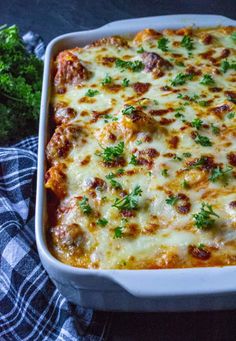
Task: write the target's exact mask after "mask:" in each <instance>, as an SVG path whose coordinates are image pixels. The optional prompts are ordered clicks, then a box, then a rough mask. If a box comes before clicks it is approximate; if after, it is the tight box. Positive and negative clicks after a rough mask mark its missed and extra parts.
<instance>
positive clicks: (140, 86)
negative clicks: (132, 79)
mask: <svg viewBox="0 0 236 341" xmlns="http://www.w3.org/2000/svg"><path fill="white" fill-rule="evenodd" d="M150 85H151V84H150V83H141V82H137V83H134V84H133V89H134V91H135V92H136V93H137V94H138V95H143V94H144V93H145V92H147V91H148V90H149V88H150Z"/></svg>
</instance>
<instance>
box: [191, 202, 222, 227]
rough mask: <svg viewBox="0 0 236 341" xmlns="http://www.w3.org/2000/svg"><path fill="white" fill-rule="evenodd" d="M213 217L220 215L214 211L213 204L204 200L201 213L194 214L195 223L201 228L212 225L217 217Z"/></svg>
mask: <svg viewBox="0 0 236 341" xmlns="http://www.w3.org/2000/svg"><path fill="white" fill-rule="evenodd" d="M212 217H217V218H219V215H218V214H216V213H215V212H214V211H213V209H212V206H211V205H209V204H207V203H204V202H203V203H202V206H201V211H200V212H199V213H195V214H193V218H194V220H195V221H194V225H195V226H196V227H197V228H199V229H206V228H208V227H211V226H212V225H214V223H215V219H213V218H212Z"/></svg>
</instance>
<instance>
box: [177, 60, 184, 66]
mask: <svg viewBox="0 0 236 341" xmlns="http://www.w3.org/2000/svg"><path fill="white" fill-rule="evenodd" d="M175 64H176V65H177V66H180V67H184V63H183V62H178V61H177V62H176V63H175Z"/></svg>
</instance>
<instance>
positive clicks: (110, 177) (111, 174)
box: [105, 173, 122, 189]
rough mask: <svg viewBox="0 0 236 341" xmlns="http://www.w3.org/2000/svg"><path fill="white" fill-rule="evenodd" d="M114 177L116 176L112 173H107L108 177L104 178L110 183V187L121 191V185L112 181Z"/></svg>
mask: <svg viewBox="0 0 236 341" xmlns="http://www.w3.org/2000/svg"><path fill="white" fill-rule="evenodd" d="M115 177H116V174H114V173H109V174H108V175H106V176H105V178H106V179H107V180H109V181H110V184H111V186H112V187H114V188H116V189H122V185H121V184H120V183H119V182H118V181H116V180H115V179H114V178H115Z"/></svg>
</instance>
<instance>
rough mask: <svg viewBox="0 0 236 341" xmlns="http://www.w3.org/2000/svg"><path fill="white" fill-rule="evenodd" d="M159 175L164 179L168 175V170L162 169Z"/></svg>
mask: <svg viewBox="0 0 236 341" xmlns="http://www.w3.org/2000/svg"><path fill="white" fill-rule="evenodd" d="M161 175H162V176H164V177H165V178H167V177H168V176H169V174H168V169H163V170H162V171H161Z"/></svg>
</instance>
